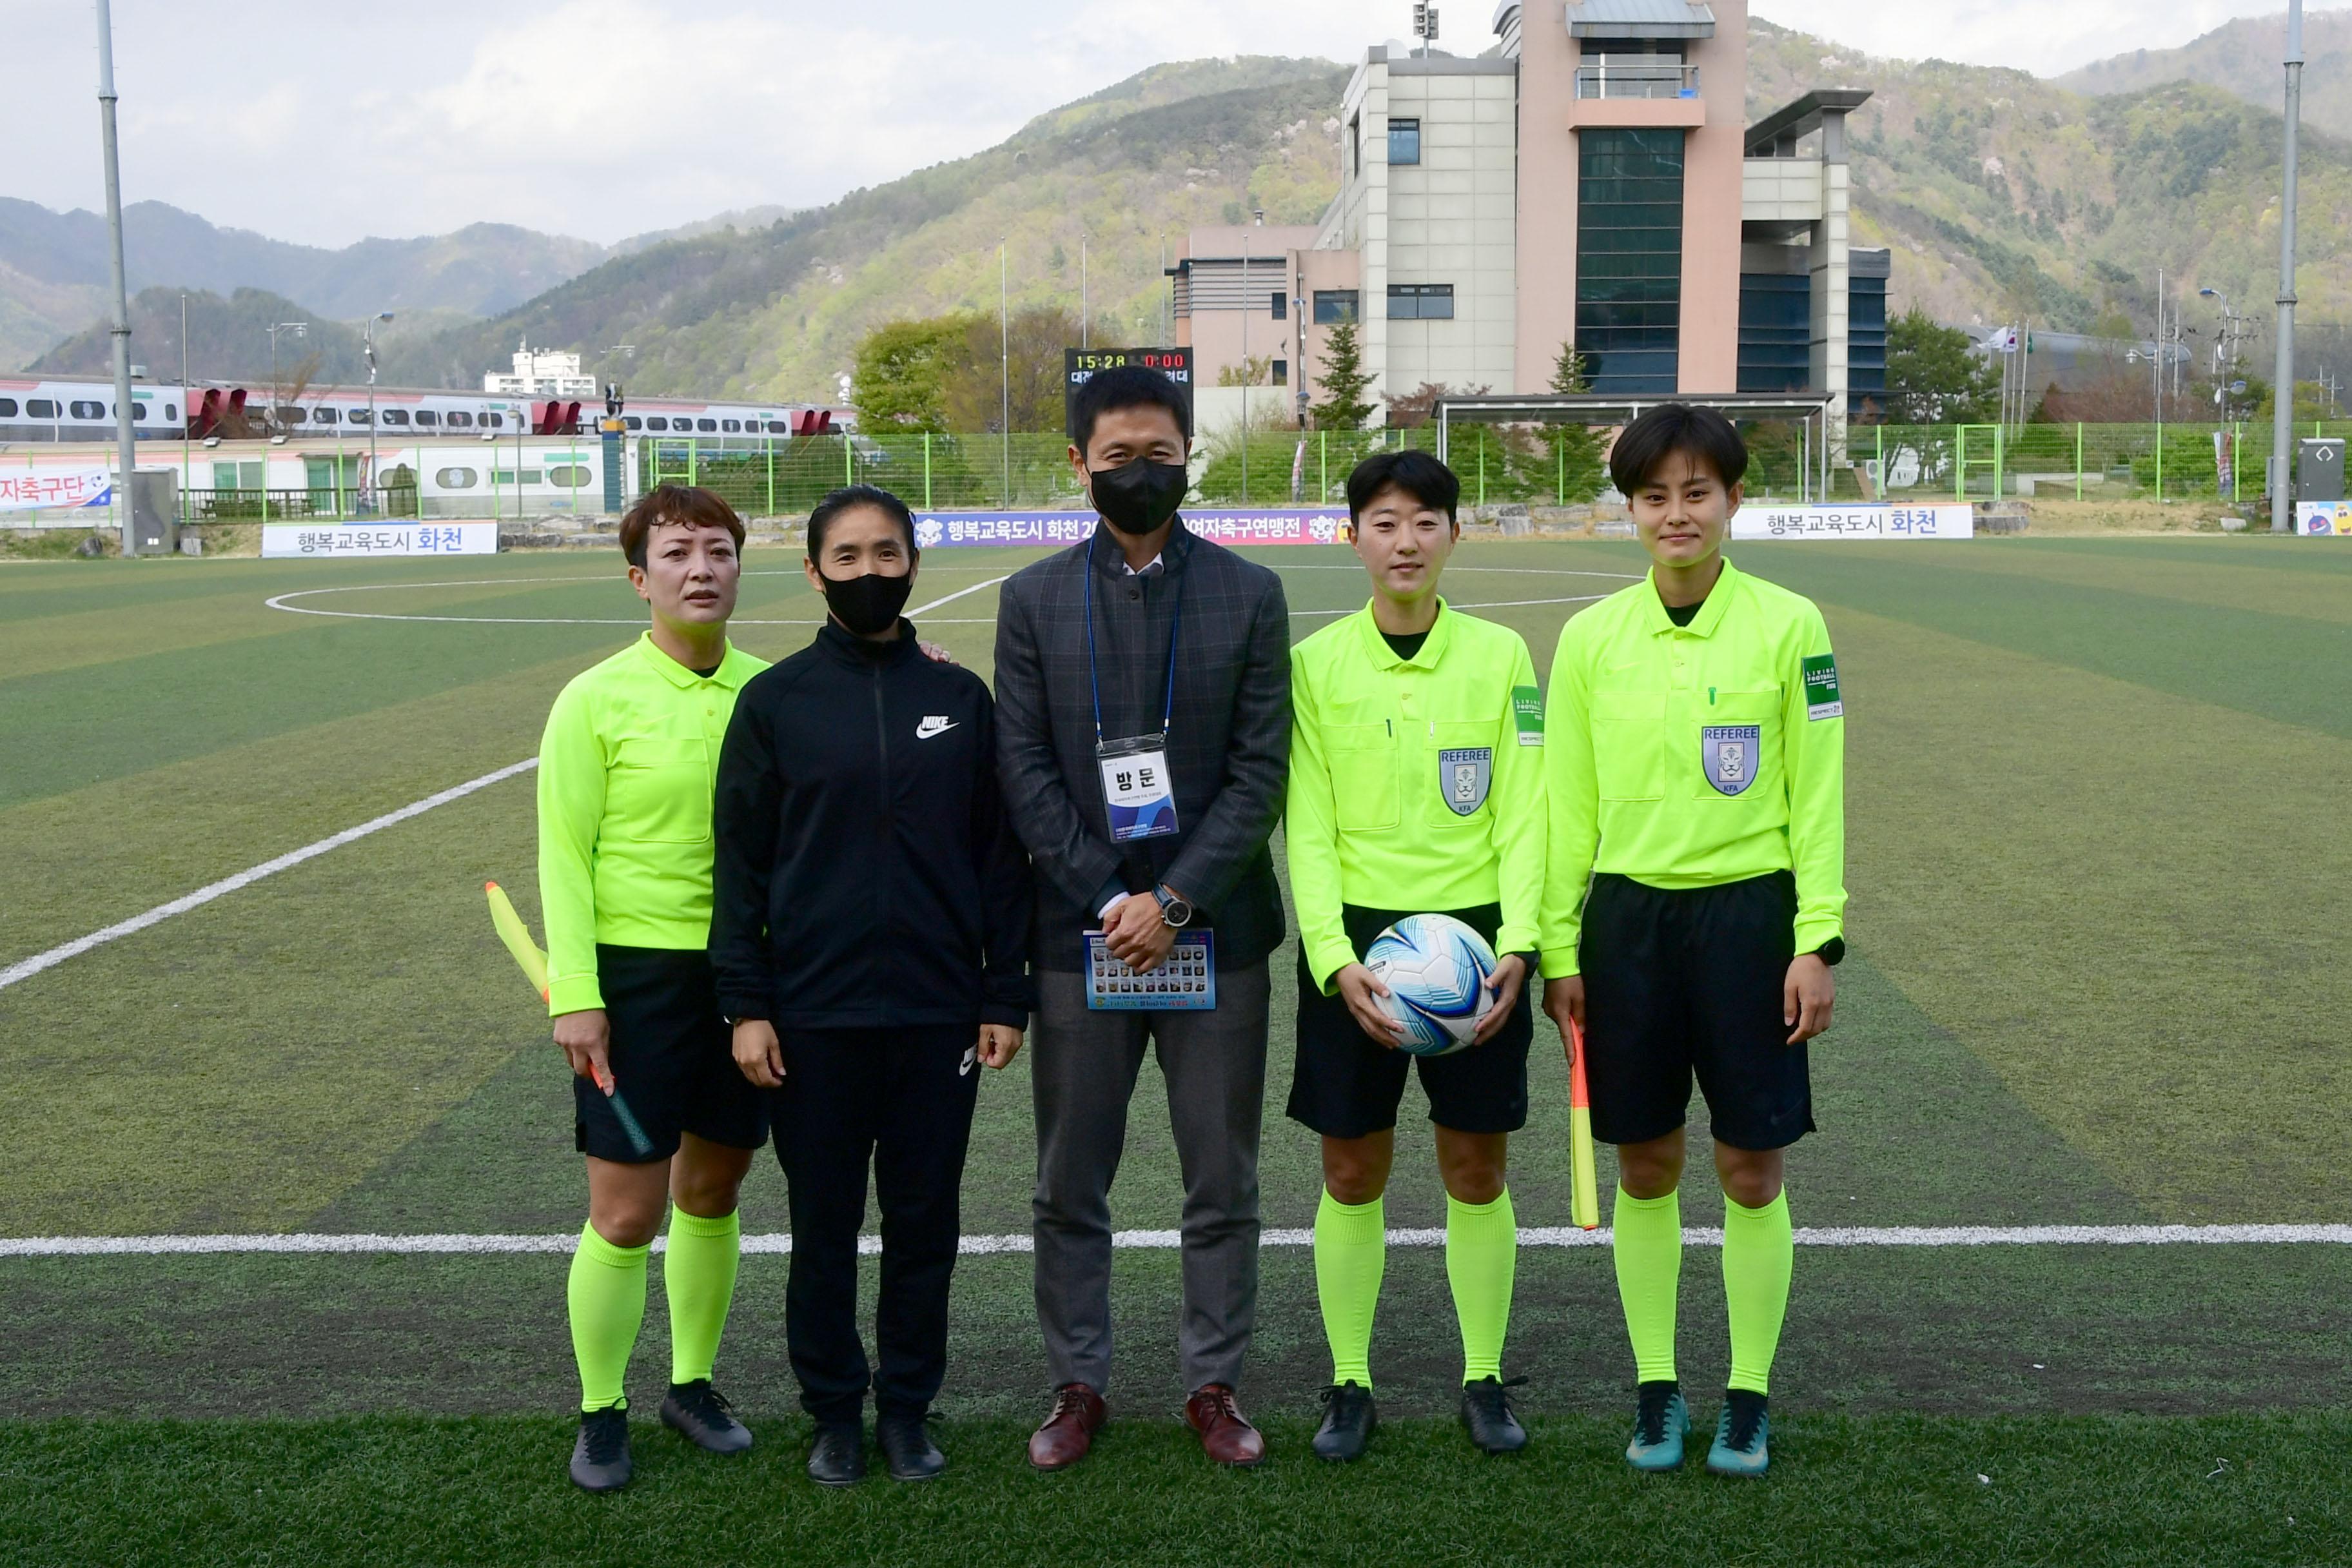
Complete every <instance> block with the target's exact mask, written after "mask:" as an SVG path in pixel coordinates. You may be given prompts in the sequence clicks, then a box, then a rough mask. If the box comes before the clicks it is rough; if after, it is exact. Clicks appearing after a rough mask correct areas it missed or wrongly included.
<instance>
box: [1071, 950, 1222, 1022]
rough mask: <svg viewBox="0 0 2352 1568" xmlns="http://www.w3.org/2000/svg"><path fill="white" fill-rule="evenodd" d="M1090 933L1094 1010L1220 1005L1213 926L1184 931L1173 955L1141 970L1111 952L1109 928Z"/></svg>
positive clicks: (1089, 1002)
mask: <svg viewBox="0 0 2352 1568" xmlns="http://www.w3.org/2000/svg"><path fill="white" fill-rule="evenodd" d="M1086 934H1087V1010H1088V1011H1090V1012H1097V1013H1100V1012H1152V1013H1157V1012H1161V1011H1167V1012H1192V1013H1200V1012H1210V1011H1213V1010H1214V1009H1215V1007H1216V1005H1217V961H1216V958H1215V956H1214V952H1215V947H1216V944H1215V943H1214V942H1213V941H1212V940H1211V938H1212V936H1213V932H1210V931H1184V932H1181V933H1180V934H1179V935H1178V936H1177V938H1176V945H1175V946H1173V947H1171V948H1170V949H1169V950H1168V956H1167V957H1166V958H1164V959H1162V960H1161V961H1160V966H1159V967H1158V968H1156V969H1154V970H1153V971H1152V972H1151V973H1149V974H1138V973H1136V972H1135V971H1134V970H1132V969H1129V967H1128V966H1127V965H1126V963H1123V962H1122V961H1120V960H1119V959H1117V958H1114V957H1113V956H1111V951H1110V946H1109V943H1108V940H1107V939H1106V938H1105V937H1104V935H1103V933H1102V932H1100V931H1088V932H1087V933H1086Z"/></svg>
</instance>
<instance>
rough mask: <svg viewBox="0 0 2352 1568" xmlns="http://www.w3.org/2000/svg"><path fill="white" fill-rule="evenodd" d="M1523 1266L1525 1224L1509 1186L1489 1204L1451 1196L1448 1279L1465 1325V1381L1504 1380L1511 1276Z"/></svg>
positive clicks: (1447, 1209)
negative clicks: (1521, 1252)
mask: <svg viewBox="0 0 2352 1568" xmlns="http://www.w3.org/2000/svg"><path fill="white" fill-rule="evenodd" d="M1518 1262H1519V1221H1518V1216H1517V1215H1516V1214H1514V1213H1513V1212H1512V1210H1511V1189H1510V1188H1508V1187H1505V1188H1504V1189H1503V1190H1502V1191H1501V1192H1500V1193H1498V1194H1496V1196H1495V1201H1494V1202H1492V1203H1486V1204H1465V1203H1464V1202H1463V1201H1462V1200H1461V1199H1459V1198H1457V1197H1455V1196H1454V1194H1452V1193H1448V1194H1445V1279H1446V1282H1447V1283H1448V1284H1450V1285H1452V1286H1453V1287H1454V1321H1457V1322H1459V1323H1460V1324H1461V1325H1462V1381H1463V1382H1465V1383H1475V1382H1477V1381H1478V1380H1479V1379H1480V1378H1482V1377H1500V1376H1502V1375H1503V1336H1504V1335H1505V1334H1506V1333H1507V1332H1508V1331H1509V1330H1510V1327H1511V1277H1512V1275H1513V1274H1514V1273H1516V1272H1517V1268H1518Z"/></svg>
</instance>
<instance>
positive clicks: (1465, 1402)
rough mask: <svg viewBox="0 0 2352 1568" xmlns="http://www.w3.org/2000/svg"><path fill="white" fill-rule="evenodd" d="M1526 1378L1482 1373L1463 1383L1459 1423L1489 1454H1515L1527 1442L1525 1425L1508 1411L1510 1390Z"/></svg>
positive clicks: (1472, 1439)
mask: <svg viewBox="0 0 2352 1568" xmlns="http://www.w3.org/2000/svg"><path fill="white" fill-rule="evenodd" d="M1525 1382H1527V1379H1526V1378H1524V1377H1515V1378H1513V1379H1511V1381H1510V1382H1508V1383H1504V1382H1501V1381H1499V1380H1498V1379H1496V1378H1492V1377H1482V1378H1480V1379H1479V1380H1478V1381H1477V1382H1475V1383H1465V1384H1463V1385H1462V1425H1463V1426H1465V1427H1466V1428H1467V1429H1468V1430H1469V1433H1470V1441H1471V1442H1472V1443H1473V1444H1474V1445H1475V1446H1476V1447H1479V1448H1482V1449H1484V1450H1485V1451H1486V1452H1487V1453H1489V1454H1516V1453H1517V1452H1518V1451H1519V1450H1520V1449H1522V1448H1524V1447H1527V1446H1528V1429H1527V1428H1526V1427H1524V1426H1520V1425H1519V1418H1518V1417H1517V1416H1516V1415H1512V1414H1511V1395H1510V1392H1509V1391H1510V1390H1512V1389H1514V1388H1517V1387H1518V1386H1519V1385H1520V1384H1523V1383H1525Z"/></svg>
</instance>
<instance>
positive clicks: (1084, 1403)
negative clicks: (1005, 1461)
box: [1029, 1383, 1110, 1470]
mask: <svg viewBox="0 0 2352 1568" xmlns="http://www.w3.org/2000/svg"><path fill="white" fill-rule="evenodd" d="M1109 1414H1110V1413H1109V1410H1108V1408H1107V1407H1106V1406H1105V1405H1104V1404H1103V1396H1102V1395H1101V1394H1097V1393H1096V1392H1095V1391H1094V1390H1093V1389H1091V1388H1088V1387H1087V1385H1086V1384H1083V1383H1066V1384H1063V1385H1062V1386H1061V1387H1059V1388H1057V1389H1055V1391H1054V1408H1053V1409H1052V1410H1051V1411H1050V1412H1049V1413H1047V1415H1046V1416H1045V1425H1044V1426H1040V1427H1038V1428H1037V1430H1036V1431H1034V1432H1033V1433H1031V1434H1030V1435H1029V1462H1030V1463H1031V1464H1033V1465H1034V1466H1036V1467H1037V1468H1039V1469H1041V1470H1066V1469H1068V1468H1070V1467H1071V1466H1072V1465H1075V1464H1076V1463H1077V1462H1078V1461H1079V1460H1080V1459H1083V1458H1086V1457H1087V1449H1088V1448H1090V1447H1093V1446H1094V1441H1095V1434H1096V1433H1097V1432H1099V1431H1100V1430H1102V1424H1103V1422H1104V1420H1105V1419H1106V1418H1107V1417H1108V1415H1109Z"/></svg>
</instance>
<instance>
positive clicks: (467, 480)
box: [433, 468, 481, 490]
mask: <svg viewBox="0 0 2352 1568" xmlns="http://www.w3.org/2000/svg"><path fill="white" fill-rule="evenodd" d="M480 477H481V476H480V475H478V474H477V473H476V472H475V471H474V470H473V469H471V468H444V469H442V470H441V471H440V472H439V473H437V474H436V475H434V476H433V482H434V483H435V484H436V485H438V486H440V487H441V488H442V489H445V490H469V489H473V488H474V485H475V483H476V481H477V480H478V479H479V478H480Z"/></svg>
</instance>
